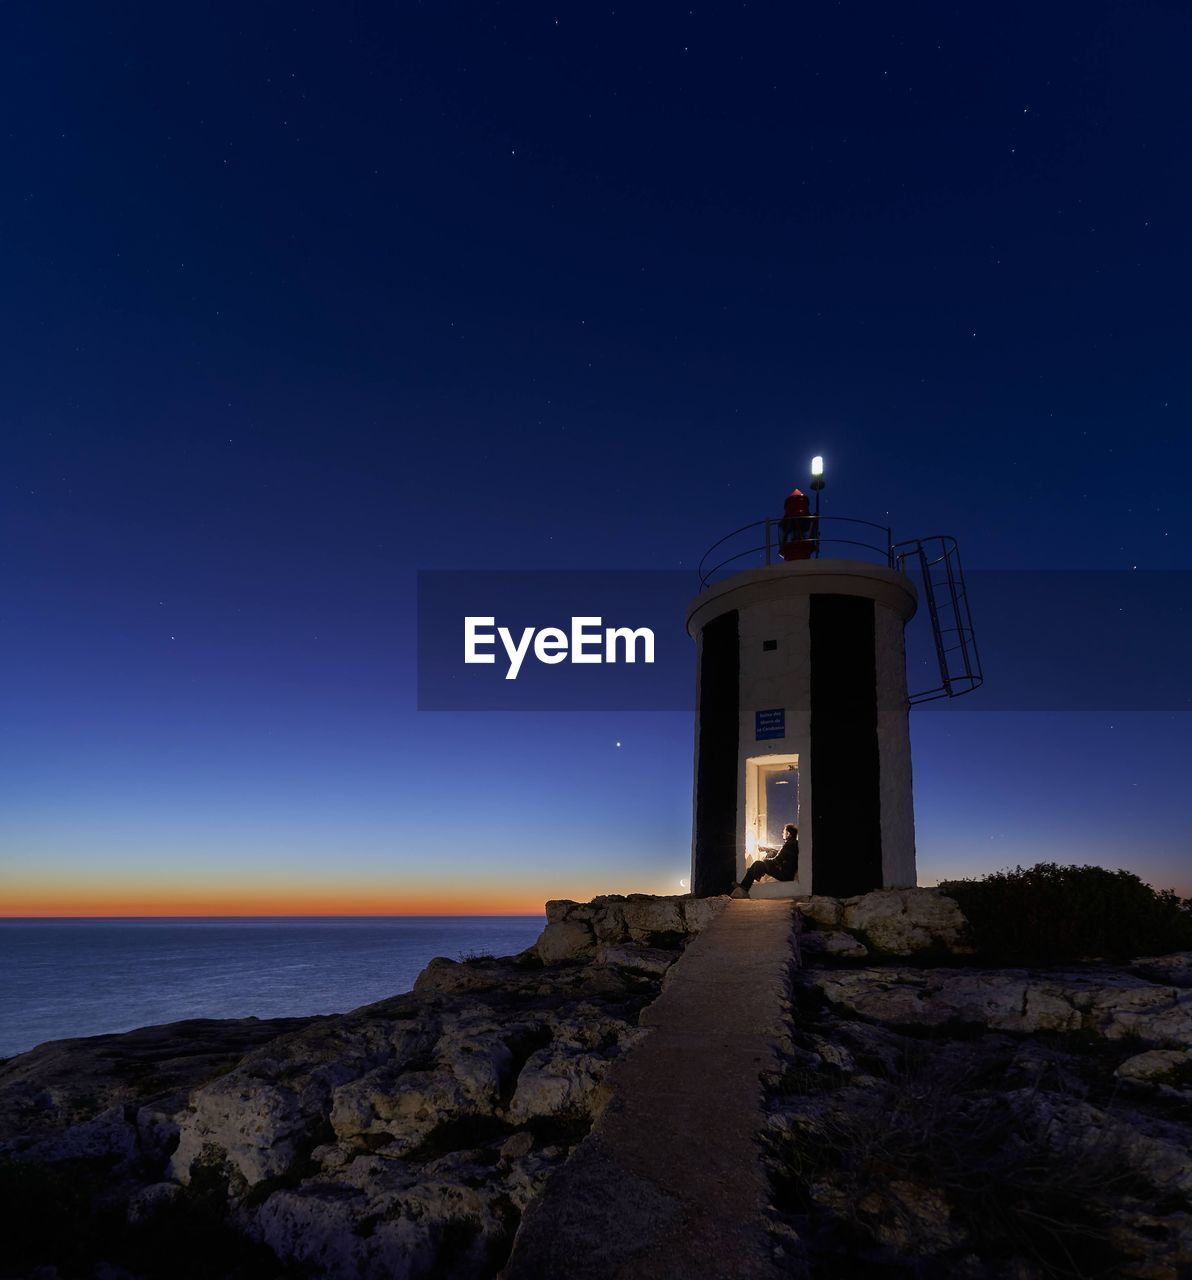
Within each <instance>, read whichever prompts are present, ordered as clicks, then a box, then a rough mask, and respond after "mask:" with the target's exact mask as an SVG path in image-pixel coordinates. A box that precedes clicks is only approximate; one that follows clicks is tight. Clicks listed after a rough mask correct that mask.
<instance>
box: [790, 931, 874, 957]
mask: <svg viewBox="0 0 1192 1280" xmlns="http://www.w3.org/2000/svg"><path fill="white" fill-rule="evenodd" d="M799 952H800V954H801V955H803V956H804V957H806V958H807V959H808V960H814V958H815V957H816V956H830V957H832V958H833V959H836V960H864V959H865V958H866V957H867V956H868V955H869V948H868V947H867V946H866V945H865V944H864V943H863V942H858V940H857V939H856V938H854V937H853V935H852V934H851V933H845V932H844V931H843V930H842V929H809V930H807V931H806V932H805V933H802V934H800V935H799Z"/></svg>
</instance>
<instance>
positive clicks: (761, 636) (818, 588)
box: [687, 458, 982, 897]
mask: <svg viewBox="0 0 1192 1280" xmlns="http://www.w3.org/2000/svg"><path fill="white" fill-rule="evenodd" d="M823 483H824V476H823V460H822V459H821V458H816V459H815V460H814V461H813V464H812V479H811V486H810V487H811V489H812V491H813V492H814V494H815V509H814V511H813V510H812V509H811V508H810V505H809V502H808V500H807V498H806V496H805V495H803V494H802V493H801V491H800V490H798V489H796V490H794V492H793V493H792V494H791V495H790V496H789V497H788V498H787V500H786V503H785V504H784V507H783V515H782V516H781V517H774V518H766V519H763V520H760V521H755V522H754V523H752V524H749V525H746V526H744V527H743V528H742V529H738V530H735V531H734V532H733V533H731V534H729V535H727V536H726V537H725V538H722V539H721V540H720V541H719V542H718V543H716V544H714V546H713V547H712V548H711V550H710V551H709V552H708V553H707V554H706V555H705V557H704V560H703V562H702V563H701V566H700V591H699V594H698V595H697V596H696V597H695V599H693V600H692V601H691V603H690V605H689V606H688V609H687V631H688V634H689V635H690V636H691V637H692V638H693V639H694V641H695V645H696V671H697V696H696V716H695V770H694V773H695V776H694V786H693V822H692V869H691V886H692V892H693V893H694V894H696V895H697V896H707V895H711V894H718V893H727V892H728V891H729V890H730V889H731V888H732V887H733V886H734V885H735V884H736V883H737V882H738V881H740V880H741V878H742V876H743V875H744V874H745V870H746V867H747V866H748V865H749V864H750V863H751V862H752V861H754V860H755V859H756V858H759V857H765V856H766V851H767V850H772V849H773V848H775V847H776V846H778V845H781V844H782V842H783V831H784V829H785V828H786V827H787V825H788V824H791V823H793V824H795V825H796V826H797V827H798V839H799V847H800V857H799V870H798V875H797V877H796V878H795V879H794V880H785V881H783V880H776V879H774V880H771V879H762V880H760V881H759V882H758V883H757V884H756V885H755V886H754V887H753V889H752V895H751V896H753V897H794V896H801V895H805V894H811V893H815V894H829V895H832V896H834V897H849V896H851V895H854V894H860V893H867V892H869V891H870V890H873V889H880V888H903V887H911V886H913V885H914V884H915V882H916V873H915V820H914V803H913V789H912V771H911V740H910V709H911V706H912V705H913V703H915V702H921V701H926V700H929V699H931V698H935V697H955V696H958V695H959V694H961V693H966V692H970V691H971V690H973V689H975V688H977V687H978V686H979V685H980V683H981V679H982V676H981V668H980V660H979V657H978V653H977V647H976V641H975V637H974V634H973V628H972V617H971V612H970V609H969V602H968V595H967V591H966V589H965V584H964V576H963V571H962V569H961V565H960V556H959V550H958V548H957V545H956V541H955V539H954V538H951V537H950V536H942V535H941V536H935V537H932V538H921V539H911V540H906V541H901V542H897V543H896V542H895V541H894V538H893V534H892V531H891V530H890V529H889V528H887V527H885V526H883V525H880V524H877V523H875V522H872V521H867V520H861V519H855V518H852V517H843V516H834V517H826V516H823V515H821V514H820V511H819V507H820V491H821V490H822V488H823ZM916 614H925V615H926V626H927V628H928V630H929V631H930V635H931V639H932V641H933V648H934V651H935V664H934V665H936V666H938V669H939V680H938V683H937V684H933V685H932V687H930V688H927V689H924V690H920V691H917V692H915V693H913V694H912V693H909V692H908V685H907V663H906V628H907V625H908V623H910V622H911V620H912V619H913V618H915V616H916Z"/></svg>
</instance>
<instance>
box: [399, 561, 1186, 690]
mask: <svg viewBox="0 0 1192 1280" xmlns="http://www.w3.org/2000/svg"><path fill="white" fill-rule="evenodd" d="M697 585H698V584H697V582H696V579H695V577H694V575H693V574H691V573H689V572H681V571H656V572H655V571H640V572H638V571H607V572H604V571H590V570H577V571H575V572H566V571H545V572H544V571H536V570H526V571H520V570H510V571H500V572H489V571H473V570H427V571H423V572H421V573H419V575H418V681H417V683H418V708H419V710H421V711H635V710H636V711H690V710H691V709H692V708H693V707H694V702H695V643H694V641H693V640H692V639H691V638H690V637H689V636H688V635H687V633H686V631H685V630H684V617H685V614H686V610H687V607H688V605H689V604H690V602H691V601H692V599H693V598H694V597H695V595H696V588H697ZM967 589H968V597H969V603H970V606H971V610H972V616H973V623H974V629H975V634H976V642H977V649H978V652H979V654H980V660H981V664H982V667H983V669H984V676H985V682H984V684H983V685H982V687H981V688H979V689H977V690H976V691H975V692H973V693H970V694H967V695H966V696H964V697H963V698H959V699H954V700H953V699H948V698H944V699H941V700H939V701H937V702H929V703H924V704H923V707H924V709H925V710H938V709H941V708H945V707H952V706H954V707H955V708H956V709H957V710H964V711H1190V710H1192V672H1190V662H1189V655H1190V654H1192V571H1157V570H1151V571H1142V570H1138V571H1106V570H976V571H971V570H970V571H969V572H968V574H967ZM467 619H472V622H471V623H470V624H469V623H468V622H467V621H466V620H467ZM490 620H491V621H490ZM502 631H503V635H502V634H500V633H501V632H502ZM646 632H649V633H650V638H651V640H652V644H647V641H646V636H645V634H644V633H646ZM544 633H545V634H544ZM610 633H611V637H610ZM630 633H634V634H630ZM469 635H470V637H471V645H470V652H471V655H472V656H473V657H476V658H480V657H482V656H489V655H491V657H492V659H493V660H492V661H491V662H482V661H475V662H467V661H465V656H466V653H467V652H468V651H469V646H468V639H469ZM631 653H632V656H633V657H634V659H635V660H634V661H629V660H628V659H629V657H630V654H631ZM648 656H652V658H653V661H652V662H651V661H647V657H648ZM907 672H908V677H907V678H908V686H909V692H910V693H911V694H914V693H916V692H919V691H920V690H926V689H930V688H933V687H934V686H936V685H937V684H938V683H939V669H938V664H937V661H936V657H935V643H934V639H933V636H932V631H931V624H930V619H929V615H928V611H927V610H926V608H924V607H923V602H922V600H920V608H919V611H918V613H917V614H916V616H915V618H914V619H913V620H912V621H911V622H910V624H909V625H908V628H907Z"/></svg>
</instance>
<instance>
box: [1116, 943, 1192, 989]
mask: <svg viewBox="0 0 1192 1280" xmlns="http://www.w3.org/2000/svg"><path fill="white" fill-rule="evenodd" d="M1130 968H1131V969H1132V970H1133V971H1134V972H1135V973H1137V974H1139V975H1141V976H1142V977H1144V978H1148V979H1149V980H1150V981H1151V982H1166V983H1170V984H1171V985H1172V986H1173V987H1192V951H1175V952H1172V954H1171V955H1167V956H1142V957H1141V958H1140V959H1138V960H1135V961H1134V962H1133V963H1132V964H1131V965H1130Z"/></svg>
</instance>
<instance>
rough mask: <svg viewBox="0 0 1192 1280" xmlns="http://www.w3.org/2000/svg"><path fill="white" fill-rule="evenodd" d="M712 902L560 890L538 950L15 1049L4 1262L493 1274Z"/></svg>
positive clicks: (4, 1270) (144, 1271)
mask: <svg viewBox="0 0 1192 1280" xmlns="http://www.w3.org/2000/svg"><path fill="white" fill-rule="evenodd" d="M717 905H718V904H717V903H715V902H693V901H691V900H686V901H685V900H682V899H650V898H632V897H631V898H628V899H623V898H605V899H598V900H596V901H595V902H594V903H591V904H583V905H582V906H581V905H579V904H574V903H552V904H550V905H549V910H548V919H549V923H548V926H547V929H546V930H545V931H544V933H543V935H542V938H541V940H540V942H539V944H538V946H537V948H535V949H532V950H531V951H530V952H527V953H525V954H523V955H521V956H518V957H511V958H503V959H489V958H480V959H475V960H471V961H468V962H465V963H456V962H453V961H451V960H446V959H441V960H436V961H433V962H432V963H431V964H430V965H429V966H428V968H427V969H426V970H424V972H423V973H422V974H421V975H420V977H419V979H418V981H417V983H416V985H415V989H414V991H412V992H410V993H408V994H406V995H400V996H396V997H394V998H393V999H390V1000H385V1001H382V1002H380V1003H379V1004H374V1005H369V1006H366V1007H365V1008H362V1009H357V1010H355V1011H353V1012H352V1013H349V1014H344V1015H340V1016H334V1017H321V1018H310V1019H291V1020H285V1021H281V1022H258V1021H256V1020H253V1019H248V1020H244V1021H237V1022H183V1023H176V1024H173V1025H171V1026H167V1027H154V1028H146V1029H142V1030H140V1031H136V1032H132V1033H130V1034H128V1035H122V1036H98V1037H91V1038H88V1039H85V1040H68V1041H59V1042H56V1043H53V1044H49V1045H44V1046H41V1047H40V1048H39V1049H36V1050H34V1051H32V1052H31V1053H28V1054H23V1055H21V1056H19V1057H17V1058H15V1059H13V1060H11V1061H10V1062H9V1063H7V1064H5V1065H4V1066H3V1067H2V1068H0V1181H2V1182H3V1189H2V1199H3V1202H4V1203H5V1207H6V1217H7V1218H8V1219H9V1221H10V1223H11V1224H12V1225H11V1227H10V1228H9V1230H8V1232H7V1233H6V1234H7V1239H6V1240H5V1247H4V1249H3V1250H2V1251H0V1275H3V1276H6V1277H17V1276H20V1277H32V1276H36V1277H39V1280H68V1278H69V1277H94V1278H95V1280H152V1278H153V1277H158V1276H162V1277H165V1276H170V1277H185V1276H194V1277H204V1278H205V1280H213V1278H215V1277H244V1278H245V1280H249V1278H251V1280H268V1278H269V1277H282V1276H291V1275H293V1276H327V1277H337V1278H339V1277H360V1278H367V1277H382V1276H383V1277H385V1278H386V1280H402V1278H406V1277H408V1278H410V1280H413V1278H415V1277H476V1276H490V1275H494V1274H495V1273H496V1271H497V1270H498V1269H499V1268H500V1266H501V1265H502V1263H503V1262H504V1260H505V1258H506V1257H507V1255H508V1252H509V1249H510V1246H511V1243H512V1239H513V1235H514V1232H515V1231H516V1229H517V1225H518V1223H519V1221H520V1218H521V1214H522V1211H523V1210H524V1208H525V1206H526V1205H527V1203H528V1202H529V1201H530V1200H531V1199H532V1198H533V1197H534V1196H535V1195H536V1194H537V1193H538V1192H539V1190H540V1189H541V1187H542V1186H543V1183H544V1181H545V1179H546V1178H547V1177H548V1175H549V1174H550V1172H551V1170H552V1169H554V1168H556V1167H557V1166H558V1165H559V1163H560V1162H561V1161H563V1160H564V1159H566V1157H567V1154H568V1152H569V1151H570V1149H571V1147H572V1146H573V1145H574V1144H575V1142H577V1141H578V1140H579V1139H580V1138H581V1137H582V1136H583V1134H584V1133H585V1132H586V1131H587V1129H588V1127H589V1126H590V1124H591V1121H592V1118H593V1116H594V1115H595V1114H596V1112H597V1111H598V1110H599V1108H600V1106H601V1105H602V1103H603V1101H604V1099H603V1097H602V1093H601V1081H602V1079H603V1076H604V1073H605V1071H606V1069H607V1067H608V1064H609V1063H610V1062H611V1061H612V1060H613V1059H615V1058H616V1057H617V1056H618V1055H619V1054H621V1053H623V1052H624V1051H625V1050H626V1048H627V1047H629V1046H630V1045H632V1044H633V1043H634V1042H635V1040H636V1039H637V1038H638V1037H639V1036H640V1035H641V1034H643V1033H642V1032H641V1031H640V1030H639V1028H638V1026H637V1020H638V1014H639V1013H640V1011H641V1009H642V1008H643V1007H644V1006H645V1005H646V1004H648V1003H649V1002H650V1001H651V1000H652V999H653V998H654V997H655V995H656V994H657V992H658V990H659V987H660V984H661V981H662V976H663V974H665V972H666V970H667V969H668V968H669V966H670V965H671V964H672V963H673V962H674V961H675V960H676V959H677V958H678V956H679V955H680V954H681V951H682V948H683V946H684V945H685V943H686V941H687V939H688V938H689V937H690V936H691V934H692V933H694V932H696V931H698V929H699V928H701V927H702V926H703V925H704V924H705V923H706V922H707V920H709V919H710V918H711V916H712V914H714V912H715V910H716V907H717ZM561 960H566V961H568V963H560V961H561Z"/></svg>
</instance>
